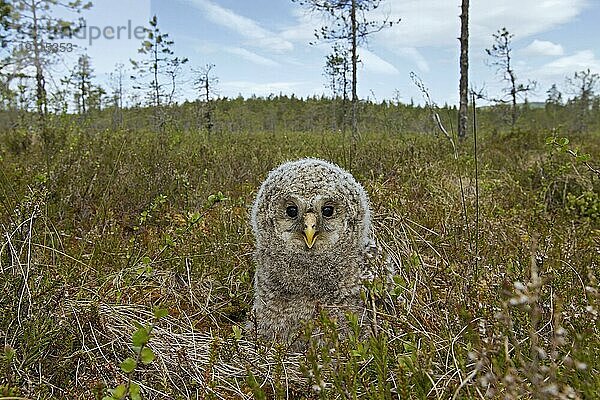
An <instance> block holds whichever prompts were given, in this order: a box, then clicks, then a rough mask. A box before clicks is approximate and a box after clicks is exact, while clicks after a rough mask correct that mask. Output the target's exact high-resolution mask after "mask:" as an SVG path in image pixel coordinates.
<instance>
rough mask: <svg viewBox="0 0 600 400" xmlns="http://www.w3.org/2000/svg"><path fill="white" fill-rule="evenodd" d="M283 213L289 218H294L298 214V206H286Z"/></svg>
mask: <svg viewBox="0 0 600 400" xmlns="http://www.w3.org/2000/svg"><path fill="white" fill-rule="evenodd" d="M285 213H286V214H287V216H288V217H290V218H296V217H297V216H298V207H296V206H287V208H286V209H285Z"/></svg>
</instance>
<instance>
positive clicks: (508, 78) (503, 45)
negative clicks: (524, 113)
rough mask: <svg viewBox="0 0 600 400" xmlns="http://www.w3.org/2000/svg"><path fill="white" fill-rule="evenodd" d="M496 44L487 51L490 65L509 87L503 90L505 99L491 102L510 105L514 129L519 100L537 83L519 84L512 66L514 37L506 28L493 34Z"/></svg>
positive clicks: (495, 99)
mask: <svg viewBox="0 0 600 400" xmlns="http://www.w3.org/2000/svg"><path fill="white" fill-rule="evenodd" d="M493 37H494V44H493V45H492V47H491V48H489V49H485V51H486V53H487V54H488V56H490V57H491V61H490V62H489V64H490V65H491V66H494V67H496V68H497V73H498V74H500V75H501V76H502V81H505V82H507V87H506V88H504V89H503V92H504V93H505V96H504V97H501V98H492V99H490V100H492V101H494V102H496V103H500V104H507V103H510V110H511V112H510V120H511V126H512V127H513V128H514V127H515V125H516V123H517V119H518V117H519V110H518V106H517V100H518V99H519V98H524V97H525V96H526V94H527V92H529V91H531V90H534V89H535V87H536V82H535V81H528V83H527V84H522V83H517V74H516V73H515V70H514V67H513V65H512V63H513V58H512V43H511V42H512V39H513V37H514V35H513V34H512V33H510V32H509V31H508V30H507V29H506V28H502V29H499V30H498V32H497V33H494V34H493Z"/></svg>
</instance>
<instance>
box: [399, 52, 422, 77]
mask: <svg viewBox="0 0 600 400" xmlns="http://www.w3.org/2000/svg"><path fill="white" fill-rule="evenodd" d="M397 52H398V54H400V55H401V56H403V57H405V58H408V59H409V60H411V61H412V62H413V63H415V65H416V66H417V68H418V69H419V71H421V72H429V64H428V63H427V60H425V57H423V55H422V54H421V53H419V51H418V50H417V49H416V48H414V47H403V48H400V49H398V50H397Z"/></svg>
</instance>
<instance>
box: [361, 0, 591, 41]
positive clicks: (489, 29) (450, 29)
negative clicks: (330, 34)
mask: <svg viewBox="0 0 600 400" xmlns="http://www.w3.org/2000/svg"><path fill="white" fill-rule="evenodd" d="M586 4H587V0H503V1H497V0H478V1H474V2H471V9H470V36H471V42H472V43H471V44H472V45H476V46H482V45H488V44H489V43H490V42H491V40H492V34H493V33H495V32H496V31H497V30H498V29H500V28H502V27H503V26H505V27H506V28H507V29H508V30H509V31H510V32H511V33H514V34H515V35H516V37H517V38H518V39H522V38H525V37H528V36H532V35H535V34H538V33H540V32H544V31H547V30H549V29H552V28H554V27H556V26H558V25H561V24H564V23H567V22H569V21H571V20H572V19H573V18H575V17H576V16H577V15H579V14H580V13H581V12H582V10H583V9H584V8H585V7H586ZM388 5H389V6H388V7H385V6H382V7H380V9H378V11H377V15H378V16H379V18H382V17H383V16H385V15H389V17H390V19H392V20H393V19H397V18H401V19H402V20H401V22H400V23H399V24H397V25H394V26H393V27H391V28H389V29H385V30H383V31H382V32H381V33H379V34H378V35H377V36H378V37H381V38H383V39H384V41H382V43H383V42H385V43H387V44H388V46H389V47H390V48H391V47H394V46H400V47H421V46H457V39H456V38H457V37H458V35H459V32H460V20H459V14H460V0H453V1H449V0H404V1H393V2H388ZM386 8H387V9H386ZM374 17H377V16H376V15H374ZM373 38H375V36H373Z"/></svg>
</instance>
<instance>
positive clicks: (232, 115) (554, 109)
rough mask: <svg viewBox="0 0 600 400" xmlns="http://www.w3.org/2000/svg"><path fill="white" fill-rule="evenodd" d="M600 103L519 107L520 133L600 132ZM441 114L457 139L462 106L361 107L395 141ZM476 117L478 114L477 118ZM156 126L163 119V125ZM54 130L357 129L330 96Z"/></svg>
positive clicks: (139, 114)
mask: <svg viewBox="0 0 600 400" xmlns="http://www.w3.org/2000/svg"><path fill="white" fill-rule="evenodd" d="M599 106H600V102H599V101H597V99H595V101H594V102H593V103H591V105H589V106H588V107H586V108H585V109H582V108H581V106H580V105H579V104H577V102H568V103H566V104H552V103H545V104H544V103H533V104H529V103H523V104H521V105H520V107H519V118H518V121H517V125H516V130H519V129H520V130H535V131H540V130H548V131H549V132H550V131H556V130H559V131H561V132H562V133H565V134H566V133H572V132H598V131H600V107H599ZM434 112H435V113H437V114H438V115H439V116H440V119H441V120H442V122H443V123H444V125H445V127H446V129H447V130H448V131H451V132H455V130H456V129H455V128H456V127H455V126H454V125H453V124H455V122H454V121H456V117H457V108H456V107H455V106H443V107H430V106H422V105H416V104H404V103H400V102H392V101H383V102H377V103H376V102H372V101H361V102H360V110H359V113H358V116H359V119H358V125H359V132H383V133H388V134H402V133H424V134H437V133H439V130H438V127H437V126H436V123H435V122H434V119H433V113H434ZM470 115H471V118H472V110H471V112H470ZM36 118H37V116H36V114H35V113H31V112H26V111H19V110H13V111H2V112H1V113H0V129H2V130H3V131H5V132H7V131H21V132H25V131H28V132H32V131H35V126H36ZM157 120H160V121H159V122H158V123H157ZM50 123H51V126H53V127H54V128H55V129H63V128H70V129H73V128H74V129H86V130H88V131H90V132H94V131H105V130H114V129H125V130H130V131H132V132H135V131H156V132H157V133H160V132H164V131H177V130H178V131H197V132H199V133H204V134H207V135H219V134H221V133H235V132H252V131H257V132H259V131H260V132H285V131H300V132H339V133H340V134H344V133H346V132H347V131H348V130H349V129H350V104H349V103H345V102H344V101H343V100H341V99H332V98H328V97H309V98H304V99H303V98H297V97H295V96H285V95H279V96H269V97H251V98H242V97H238V98H234V99H229V98H222V99H215V100H212V101H210V102H201V101H195V102H185V103H182V104H178V105H172V106H165V107H162V108H159V109H157V108H156V107H133V108H123V109H120V108H118V107H107V108H104V109H102V110H98V109H95V110H90V111H89V112H88V113H86V114H69V113H62V114H60V113H59V114H52V115H51V120H50ZM477 127H478V129H480V130H484V131H486V132H491V133H494V132H502V131H508V130H511V129H512V128H511V124H510V117H509V113H508V106H504V105H494V106H482V107H478V109H477Z"/></svg>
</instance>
